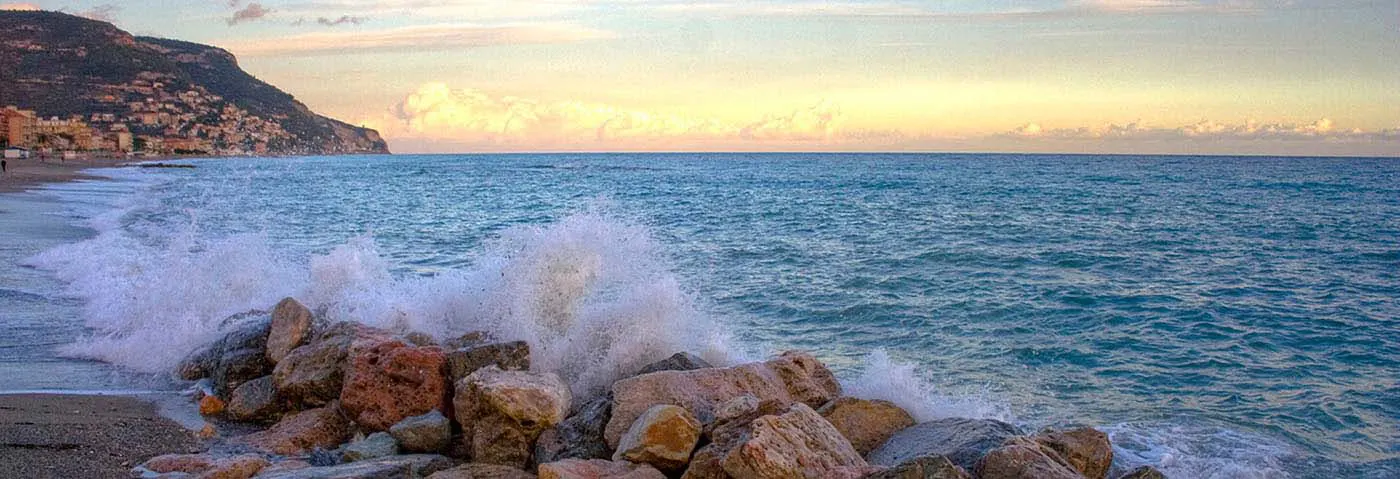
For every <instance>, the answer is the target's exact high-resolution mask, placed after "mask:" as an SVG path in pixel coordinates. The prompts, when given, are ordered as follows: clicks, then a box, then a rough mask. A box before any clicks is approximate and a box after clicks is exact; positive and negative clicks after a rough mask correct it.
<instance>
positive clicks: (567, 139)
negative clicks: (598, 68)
mask: <svg viewBox="0 0 1400 479" xmlns="http://www.w3.org/2000/svg"><path fill="white" fill-rule="evenodd" d="M839 118H840V114H839V110H838V109H837V108H835V107H834V106H832V105H829V104H827V103H824V102H823V103H819V104H817V105H816V106H814V107H812V108H808V109H802V110H799V111H795V112H792V113H790V114H784V115H772V116H769V117H765V118H762V119H759V120H756V121H753V122H748V123H743V124H733V123H729V122H724V121H720V120H716V119H713V118H703V117H695V116H687V115H679V114H672V113H663V112H651V111H643V110H637V109H629V108H623V107H618V106H614V105H607V104H601V103H594V102H586V101H574V100H568V101H555V102H545V101H540V100H536V99H531V98H521V97H513V96H493V95H491V94H488V93H486V92H483V91H480V90H475V89H470V88H467V89H453V88H451V87H449V86H448V85H446V84H444V83H428V84H424V85H422V86H421V87H419V88H418V90H417V91H415V92H413V93H411V94H409V95H407V96H406V97H405V98H404V100H403V101H401V102H399V104H398V105H396V106H395V107H394V108H392V109H391V111H390V112H389V114H387V115H385V116H383V117H380V118H377V119H369V120H365V121H363V122H362V123H364V124H366V125H368V126H371V127H374V128H376V129H378V130H379V131H380V133H382V134H383V135H385V136H386V137H388V138H390V139H391V140H401V139H409V140H416V141H423V140H427V141H439V142H449V143H452V144H456V145H460V146H462V147H465V148H469V149H478V150H480V149H501V150H509V149H533V150H580V149H582V150H618V149H637V148H653V149H678V148H693V147H697V146H704V145H711V146H715V145H739V144H762V143H766V144H777V145H784V144H794V143H812V144H822V143H825V142H836V141H842V140H843V139H844V138H845V137H844V136H842V135H841V134H840V132H839V130H838V127H839Z"/></svg>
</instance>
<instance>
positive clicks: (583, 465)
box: [540, 459, 666, 479]
mask: <svg viewBox="0 0 1400 479" xmlns="http://www.w3.org/2000/svg"><path fill="white" fill-rule="evenodd" d="M665 477H666V475H665V474H662V473H661V471H658V470H656V468H654V467H651V466H649V465H646V464H633V463H630V462H625V461H604V460H602V459H587V460H584V459H565V460H562V461H556V462H551V463H547V464H540V479H665Z"/></svg>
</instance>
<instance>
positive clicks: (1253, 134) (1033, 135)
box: [997, 118, 1400, 141]
mask: <svg viewBox="0 0 1400 479" xmlns="http://www.w3.org/2000/svg"><path fill="white" fill-rule="evenodd" d="M1396 131H1397V130H1377V131H1366V130H1362V129H1359V128H1352V129H1345V130H1343V129H1338V128H1337V126H1336V124H1335V123H1334V122H1333V121H1332V120H1331V119H1328V118H1322V119H1319V120H1317V121H1314V122H1311V123H1301V124H1298V123H1261V122H1258V121H1255V120H1248V121H1245V122H1244V123H1238V124H1231V123H1221V122H1217V121H1211V120H1205V121H1201V122H1197V123H1193V124H1189V125H1182V126H1178V127H1149V126H1146V125H1143V124H1142V123H1141V122H1132V123H1128V124H1125V125H1118V124H1110V125H1106V126H1100V127H1087V126H1085V127H1075V128H1055V129H1046V128H1043V127H1041V126H1040V125H1039V124H1037V123H1028V124H1026V125H1023V126H1020V127H1017V128H1015V129H1012V130H1010V131H1007V132H1005V133H1002V134H1001V135H997V136H1000V137H1005V138H1022V139H1047V140H1115V139H1122V140H1189V141H1221V140H1328V141H1376V140H1394V139H1400V135H1397V134H1396V133H1395V132H1396Z"/></svg>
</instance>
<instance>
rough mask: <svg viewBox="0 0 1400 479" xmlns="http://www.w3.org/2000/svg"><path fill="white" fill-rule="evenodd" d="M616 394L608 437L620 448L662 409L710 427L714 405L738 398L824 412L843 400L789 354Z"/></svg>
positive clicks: (808, 361) (648, 381)
mask: <svg viewBox="0 0 1400 479" xmlns="http://www.w3.org/2000/svg"><path fill="white" fill-rule="evenodd" d="M612 391H613V400H614V403H613V413H612V418H611V419H610V420H609V421H608V426H607V428H606V429H605V430H604V438H605V439H607V441H608V445H609V446H610V447H614V448H616V447H617V444H618V441H619V440H621V439H622V435H623V433H626V432H627V429H628V428H630V427H631V426H632V422H634V421H636V420H637V418H638V417H640V416H641V415H642V413H644V412H646V410H647V409H650V408H651V407H652V406H655V405H658V404H672V405H676V406H680V407H683V408H685V409H686V410H688V411H690V412H691V413H692V414H694V415H695V417H696V418H697V419H699V420H700V422H701V423H702V424H708V423H710V422H712V421H713V420H714V411H715V407H716V406H718V405H719V404H720V403H723V402H724V401H728V400H730V399H733V398H736V397H739V396H743V395H751V396H754V397H755V398H758V399H759V400H761V401H762V400H774V401H778V402H779V403H781V404H782V405H783V406H786V405H788V404H791V403H793V402H800V403H803V404H806V405H808V406H811V407H821V405H822V404H826V402H827V401H830V400H832V399H835V398H836V397H838V396H840V395H841V385H840V384H839V383H837V382H836V378H835V377H834V376H832V374H831V371H830V370H828V369H827V368H826V366H824V365H822V363H821V362H820V361H817V360H816V359H815V358H813V357H812V356H811V355H808V354H806V353H801V352H787V353H783V355H782V356H779V357H778V358H775V359H773V360H770V361H767V362H762V363H752V364H744V365H740V366H735V367H732V368H706V369H695V370H690V371H659V372H654V373H649V374H643V375H641V376H636V377H632V378H627V379H623V380H620V381H617V382H615V383H613V387H612Z"/></svg>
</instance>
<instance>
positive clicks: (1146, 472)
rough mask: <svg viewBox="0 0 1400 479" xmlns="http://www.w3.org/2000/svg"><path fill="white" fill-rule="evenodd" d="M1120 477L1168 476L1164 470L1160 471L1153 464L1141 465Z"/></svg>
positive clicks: (1146, 478)
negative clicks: (1164, 473)
mask: <svg viewBox="0 0 1400 479" xmlns="http://www.w3.org/2000/svg"><path fill="white" fill-rule="evenodd" d="M1118 479H1167V476H1165V475H1163V474H1162V471H1158V470H1157V469H1156V468H1154V467H1152V466H1141V467H1139V468H1137V469H1133V470H1132V471H1129V472H1128V473H1127V474H1124V475H1123V476H1121V477H1119V478H1118Z"/></svg>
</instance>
